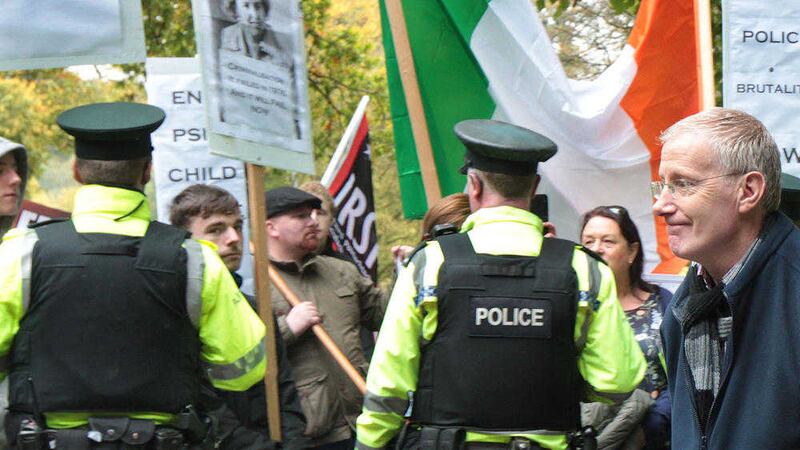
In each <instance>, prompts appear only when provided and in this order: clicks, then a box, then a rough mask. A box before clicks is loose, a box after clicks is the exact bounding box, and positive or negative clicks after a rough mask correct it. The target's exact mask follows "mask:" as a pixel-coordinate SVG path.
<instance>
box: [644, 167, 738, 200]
mask: <svg viewBox="0 0 800 450" xmlns="http://www.w3.org/2000/svg"><path fill="white" fill-rule="evenodd" d="M736 175H741V174H740V173H726V174H724V175H717V176H715V177H708V178H703V179H702V180H685V179H682V178H679V179H677V180H673V181H670V182H666V181H653V182H651V183H650V192H651V193H652V194H653V197H654V198H655V199H656V200H659V199H660V198H661V194H663V193H664V188H667V190H668V191H669V195H671V196H673V197H675V198H681V197H688V196H690V195H692V194H694V193H695V192H697V187H698V186H699V185H700V183H702V182H704V181H708V180H713V179H716V178H723V177H731V176H736Z"/></svg>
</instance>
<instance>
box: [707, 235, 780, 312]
mask: <svg viewBox="0 0 800 450" xmlns="http://www.w3.org/2000/svg"><path fill="white" fill-rule="evenodd" d="M763 233H764V232H763V230H762V232H761V233H760V234H759V236H758V237H757V238H756V240H754V241H753V243H752V244H750V248H749V249H747V251H746V252H745V254H744V256H742V257H741V258H740V259H739V261H737V262H736V264H734V265H733V267H731V268H730V269H728V272H726V273H725V275H724V276H723V277H722V282H723V283H724V284H725V285H726V286H727V285H729V284H731V282H732V281H733V280H734V279H735V278H736V276H737V275H739V272H741V271H742V268H743V267H744V266H745V265H746V264H747V262H748V261H749V260H750V257H751V256H752V255H753V253H754V252H755V249H756V248H758V245H759V244H761V242H763V240H764V239H763V237H762V236H763ZM695 264H697V276H699V277H702V278H703V282H704V283H705V284H706V287H707V288H709V289H711V288H713V287H714V286H716V285H717V282H716V280H714V279H713V278H711V275H709V274H708V272H706V270H705V269H704V268H703V266H702V265H701V264H700V263H695ZM726 297H727V294H726Z"/></svg>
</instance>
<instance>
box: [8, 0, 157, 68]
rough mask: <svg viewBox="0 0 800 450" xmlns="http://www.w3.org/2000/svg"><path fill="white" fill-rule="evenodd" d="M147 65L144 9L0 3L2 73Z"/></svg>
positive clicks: (99, 2)
mask: <svg viewBox="0 0 800 450" xmlns="http://www.w3.org/2000/svg"><path fill="white" fill-rule="evenodd" d="M144 59H145V44H144V25H143V24H142V6H141V3H140V2H138V1H135V2H132V1H126V0H93V1H91V2H87V1H86V0H37V1H35V2H34V1H31V0H3V2H2V3H0V70H19V69H43V68H49V67H66V66H71V65H79V64H112V63H113V64H121V63H133V62H142V61H144Z"/></svg>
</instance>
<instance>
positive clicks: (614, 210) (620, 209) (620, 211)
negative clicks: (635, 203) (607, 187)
mask: <svg viewBox="0 0 800 450" xmlns="http://www.w3.org/2000/svg"><path fill="white" fill-rule="evenodd" d="M599 208H600V209H604V210H606V211H608V212H610V213H611V214H614V215H615V216H618V217H622V216H627V215H628V210H627V209H625V207H624V206H617V205H611V206H600V207H599Z"/></svg>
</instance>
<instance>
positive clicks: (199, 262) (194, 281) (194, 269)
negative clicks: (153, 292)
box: [183, 239, 206, 329]
mask: <svg viewBox="0 0 800 450" xmlns="http://www.w3.org/2000/svg"><path fill="white" fill-rule="evenodd" d="M183 248H184V249H186V257H187V258H186V312H187V314H188V315H189V320H190V321H191V322H192V325H194V327H195V329H197V328H199V327H200V316H201V314H202V311H203V274H204V273H205V270H206V265H205V259H204V258H203V248H202V244H201V243H199V242H197V241H195V240H194V239H186V240H185V241H184V243H183Z"/></svg>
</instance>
